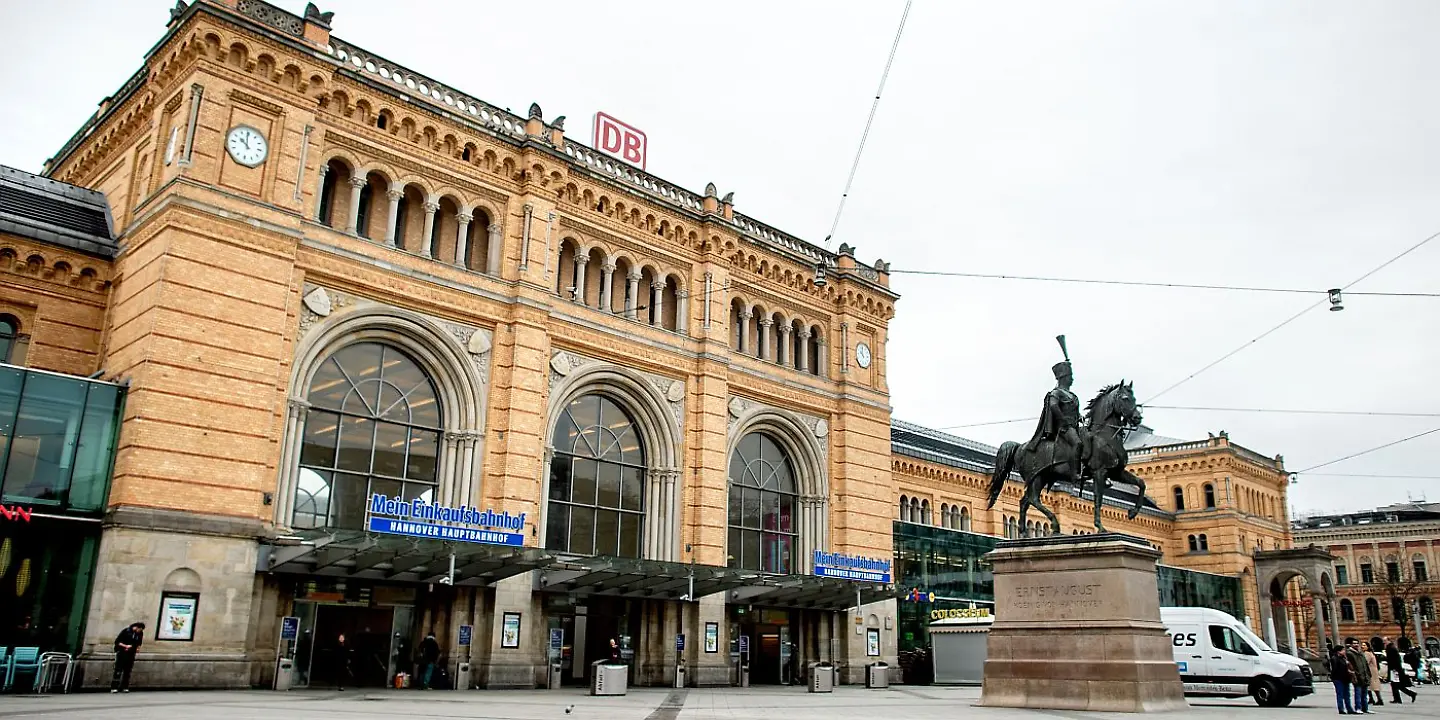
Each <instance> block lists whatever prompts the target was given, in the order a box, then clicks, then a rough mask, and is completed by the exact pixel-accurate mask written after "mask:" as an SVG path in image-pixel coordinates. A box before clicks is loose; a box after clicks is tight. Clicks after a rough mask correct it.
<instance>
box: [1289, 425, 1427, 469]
mask: <svg viewBox="0 0 1440 720" xmlns="http://www.w3.org/2000/svg"><path fill="white" fill-rule="evenodd" d="M1437 432H1440V427H1437V428H1432V429H1430V430H1426V431H1425V432H1422V433H1416V434H1414V435H1411V436H1410V437H1406V438H1401V439H1399V440H1393V441H1391V442H1388V443H1385V444H1384V445H1376V446H1375V447H1372V448H1367V449H1365V450H1361V451H1360V452H1355V453H1350V454H1349V455H1346V456H1344V457H1339V458H1335V459H1334V460H1331V461H1329V462H1323V463H1320V464H1319V465H1311V466H1310V467H1308V468H1305V469H1304V470H1295V471H1293V472H1291V473H1290V474H1291V475H1303V474H1305V473H1308V472H1310V471H1311V470H1319V469H1320V468H1323V467H1329V466H1331V465H1334V464H1335V463H1339V462H1344V461H1346V460H1351V459H1354V458H1357V457H1360V456H1361V455H1369V454H1370V453H1373V452H1375V451H1377V450H1384V449H1385V448H1389V447H1395V446H1396V445H1399V444H1400V443H1407V442H1410V441H1411V440H1416V439H1418V438H1422V437H1425V436H1426V435H1433V434H1435V433H1437Z"/></svg>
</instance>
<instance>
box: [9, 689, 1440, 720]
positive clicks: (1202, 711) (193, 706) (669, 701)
mask: <svg viewBox="0 0 1440 720" xmlns="http://www.w3.org/2000/svg"><path fill="white" fill-rule="evenodd" d="M1317 690H1319V691H1320V692H1319V693H1318V694H1316V695H1311V696H1309V697H1306V698H1302V699H1300V700H1297V701H1296V702H1295V703H1294V704H1293V705H1292V706H1291V707H1290V708H1286V709H1284V710H1278V711H1277V710H1262V709H1261V708H1258V707H1256V706H1255V704H1254V703H1253V702H1251V701H1250V700H1249V699H1243V700H1210V699H1198V698H1196V699H1192V700H1191V707H1190V709H1189V710H1188V711H1184V712H1179V713H1173V714H1170V715H1169V717H1174V718H1177V719H1182V718H1183V719H1187V720H1188V719H1189V718H1196V719H1197V720H1199V719H1204V720H1273V719H1274V718H1285V719H1286V720H1308V719H1310V718H1317V719H1318V718H1329V717H1332V716H1333V715H1334V713H1335V709H1334V705H1333V704H1331V703H1332V702H1333V698H1334V694H1333V692H1332V691H1331V689H1330V687H1329V686H1328V685H1322V686H1320V687H1318V688H1317ZM1421 692H1422V694H1421V696H1420V700H1419V702H1417V703H1414V704H1411V703H1406V704H1405V705H1403V706H1399V707H1396V706H1393V705H1389V704H1387V705H1385V706H1384V707H1381V708H1375V714H1376V716H1377V718H1379V717H1383V716H1387V715H1388V716H1391V717H1400V718H1407V719H1408V718H1440V688H1429V687H1427V688H1424V689H1422V690H1421ZM979 698H980V690H979V688H957V687H904V686H897V687H892V688H890V689H889V690H866V689H863V688H858V687H841V688H838V689H837V690H836V691H835V692H834V693H833V694H810V693H807V692H805V691H804V689H802V688H747V689H743V690H742V689H738V688H707V689H698V690H679V691H675V690H666V689H661V688H639V689H635V690H632V691H631V692H630V693H629V694H628V695H625V696H623V697H590V696H588V695H586V694H584V693H583V691H580V690H557V691H544V690H533V691H531V690H514V691H483V690H481V691H474V692H450V691H435V692H423V691H416V690H395V691H389V690H379V691H358V692H357V691H347V692H343V693H342V692H334V691H297V692H290V693H275V692H265V691H236V692H222V691H216V692H201V691H191V692H144V691H140V690H137V691H135V692H133V693H130V694H128V695H112V694H110V693H79V694H74V695H52V696H44V697H36V696H25V695H4V696H0V719H3V720H10V719H11V718H57V719H59V718H104V719H106V720H201V719H208V718H225V719H226V720H262V719H263V720H287V719H288V718H297V719H304V720H310V719H315V720H395V719H397V718H400V719H403V718H422V717H424V718H484V719H487V720H488V719H493V720H732V719H737V720H848V719H850V718H854V719H856V720H956V718H964V719H965V720H971V719H972V718H973V719H975V720H1022V719H1026V718H1029V719H1033V720H1054V719H1056V718H1059V719H1061V720H1100V719H1108V718H1133V717H1134V716H1133V715H1122V714H1101V713H1093V714H1092V713H1079V712H1060V711H1029V710H1000V709H990V708H981V707H975V703H976V702H977V701H978V700H979ZM567 709H569V710H570V712H568V713H567V712H566V710H567Z"/></svg>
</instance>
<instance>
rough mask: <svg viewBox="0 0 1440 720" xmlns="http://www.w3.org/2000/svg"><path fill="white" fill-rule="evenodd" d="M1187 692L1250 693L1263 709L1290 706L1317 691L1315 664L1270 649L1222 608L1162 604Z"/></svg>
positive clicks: (1215, 694) (1212, 694)
mask: <svg viewBox="0 0 1440 720" xmlns="http://www.w3.org/2000/svg"><path fill="white" fill-rule="evenodd" d="M1160 620H1161V621H1162V622H1164V623H1165V633H1166V634H1167V635H1169V636H1170V645H1171V647H1172V648H1173V649H1174V651H1175V664H1176V665H1177V666H1179V668H1180V680H1181V681H1182V682H1184V683H1185V694H1186V695H1195V696H1200V697H1243V696H1245V695H1250V696H1252V697H1254V698H1255V702H1257V703H1259V704H1260V706H1261V707H1285V706H1286V705H1289V704H1290V701H1291V700H1294V699H1295V698H1297V697H1300V696H1302V695H1309V694H1310V693H1313V692H1315V686H1314V685H1313V683H1312V673H1311V670H1310V665H1309V664H1307V663H1306V662H1305V661H1304V660H1301V659H1300V658H1297V657H1293V656H1290V655H1286V654H1284V653H1279V652H1275V651H1274V650H1271V649H1270V647H1269V646H1268V645H1266V644H1265V642H1264V641H1263V640H1261V639H1260V638H1258V637H1256V636H1255V633H1253V632H1250V628H1248V627H1245V624H1244V623H1242V622H1240V621H1239V620H1236V619H1235V618H1234V617H1232V616H1230V615H1227V614H1225V613H1223V612H1220V611H1219V610H1211V609H1209V608H1189V607H1184V608H1178V607H1177V608H1160Z"/></svg>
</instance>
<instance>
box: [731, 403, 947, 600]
mask: <svg viewBox="0 0 1440 720" xmlns="http://www.w3.org/2000/svg"><path fill="white" fill-rule="evenodd" d="M795 488H796V485H795V472H794V470H793V468H792V466H791V464H790V458H789V457H788V456H787V455H786V454H785V451H784V450H782V449H781V448H780V445H779V444H777V443H776V442H775V440H774V439H772V438H771V437H770V436H769V435H766V434H765V433H759V432H752V433H749V434H747V435H745V437H743V438H741V439H740V443H739V444H738V445H736V446H735V452H733V453H731V455H730V505H729V509H730V512H729V521H728V525H729V529H730V533H729V543H730V544H729V553H728V554H729V566H730V567H733V568H743V569H746V570H758V571H760V572H767V573H781V574H787V573H791V572H794V571H795V569H796V567H795V549H796V547H797V545H798V537H797V535H798V533H797V532H796V529H795V516H796V510H797V508H796V506H797V505H798V502H797V500H798V497H797V493H796V490H795ZM912 502H914V500H913V499H912ZM923 507H924V510H925V512H926V513H927V514H928V513H929V510H930V505H929V501H926V503H925V505H924V506H923Z"/></svg>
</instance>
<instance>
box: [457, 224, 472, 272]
mask: <svg viewBox="0 0 1440 720" xmlns="http://www.w3.org/2000/svg"><path fill="white" fill-rule="evenodd" d="M471 219H472V218H471V216H470V213H465V212H458V213H455V222H456V224H457V225H458V226H459V227H458V228H456V230H455V264H456V265H459V266H460V267H462V268H463V267H467V266H468V263H466V262H465V260H466V258H468V257H470V252H469V251H470V248H469V247H468V245H469V244H470V220H471Z"/></svg>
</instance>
